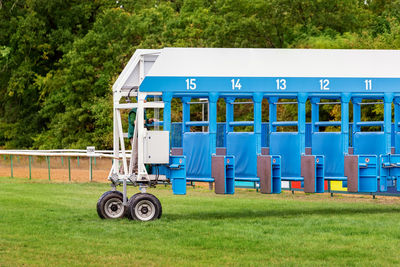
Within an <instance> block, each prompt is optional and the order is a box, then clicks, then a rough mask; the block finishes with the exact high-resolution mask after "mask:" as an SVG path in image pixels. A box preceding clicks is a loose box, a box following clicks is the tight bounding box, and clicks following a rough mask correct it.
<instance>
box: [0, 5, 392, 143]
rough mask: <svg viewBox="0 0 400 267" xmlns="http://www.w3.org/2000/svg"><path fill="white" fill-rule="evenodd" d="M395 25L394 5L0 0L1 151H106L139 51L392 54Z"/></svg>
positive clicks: (333, 111) (242, 111)
mask: <svg viewBox="0 0 400 267" xmlns="http://www.w3.org/2000/svg"><path fill="white" fill-rule="evenodd" d="M399 22H400V1H399V0H396V1H389V0H348V1H339V0H326V1H308V0H215V1H214V0H213V1H211V0H175V1H173V0H170V1H167V0H119V1H114V0H95V1H89V0H86V1H85V0H84V1H82V0H79V1H78V0H67V1H65V0H51V1H50V0H0V147H6V148H32V147H33V148H83V147H85V146H86V145H95V146H96V147H98V148H110V147H111V146H112V140H111V138H112V136H111V135H112V130H111V129H112V124H111V123H112V101H111V89H110V88H111V86H112V84H113V82H114V81H115V79H116V78H117V76H118V74H119V72H120V71H121V70H122V69H123V67H124V65H125V64H126V63H127V61H128V59H129V58H130V56H131V55H132V53H133V52H134V51H135V49H137V48H161V47H168V46H177V47H275V48H278V47H286V48H372V49H397V48H399V47H400V23H399ZM178 102H179V101H176V103H178ZM174 103H175V102H174ZM264 105H266V103H264ZM218 106H219V109H221V110H223V109H224V102H223V101H220V102H219V104H218ZM173 108H174V110H176V111H177V112H176V115H175V117H174V118H173V120H179V119H180V118H179V105H177V104H176V105H175V106H174V107H173ZM248 108H249V107H245V106H244V105H243V106H242V105H238V107H237V108H236V110H235V117H236V118H237V119H240V120H250V119H251V118H250V117H248V116H249V114H251V112H248V111H249V110H247V109H248ZM194 109H198V110H200V109H201V106H200V105H199V106H198V107H194ZM280 109H281V110H279V116H280V118H281V119H288V120H293V119H295V118H296V116H297V112H296V107H294V106H293V107H290V106H288V107H286V108H283V107H282V108H281V107H280ZM308 109H309V108H308ZM322 111H323V112H322V115H321V116H322V118H321V119H326V120H337V119H340V108H338V107H326V108H324V109H323V110H322ZM382 112H383V111H382V108H381V107H374V106H370V107H368V108H367V109H366V110H365V112H363V116H364V117H365V118H367V117H368V118H369V119H379V118H380V117H381V116H382ZM222 113H223V112H221V114H222ZM218 120H219V121H223V120H224V117H223V114H222V115H220V117H219V118H218ZM263 120H264V121H266V120H267V114H263Z"/></svg>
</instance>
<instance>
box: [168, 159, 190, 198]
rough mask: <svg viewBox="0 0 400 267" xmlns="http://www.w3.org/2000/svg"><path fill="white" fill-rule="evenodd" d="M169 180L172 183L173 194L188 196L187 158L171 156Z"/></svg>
mask: <svg viewBox="0 0 400 267" xmlns="http://www.w3.org/2000/svg"><path fill="white" fill-rule="evenodd" d="M169 160H170V165H169V167H170V169H169V178H170V179H171V181H172V192H173V193H174V194H175V195H185V194H186V158H185V157H184V156H170V158H169Z"/></svg>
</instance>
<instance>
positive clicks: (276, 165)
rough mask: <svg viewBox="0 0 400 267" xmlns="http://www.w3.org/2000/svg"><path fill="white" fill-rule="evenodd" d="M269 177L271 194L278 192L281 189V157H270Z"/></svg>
mask: <svg viewBox="0 0 400 267" xmlns="http://www.w3.org/2000/svg"><path fill="white" fill-rule="evenodd" d="M271 179H272V183H271V184H272V190H271V191H272V192H271V193H273V194H280V193H281V191H282V173H281V157H280V156H272V157H271Z"/></svg>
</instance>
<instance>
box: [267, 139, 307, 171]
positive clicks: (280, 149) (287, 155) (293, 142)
mask: <svg viewBox="0 0 400 267" xmlns="http://www.w3.org/2000/svg"><path fill="white" fill-rule="evenodd" d="M299 147H300V137H299V134H298V133H297V132H293V133H288V132H273V133H271V136H270V155H280V156H281V164H282V166H281V168H282V177H300V176H301V173H300V169H301V157H300V149H299Z"/></svg>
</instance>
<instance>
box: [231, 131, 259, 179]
mask: <svg viewBox="0 0 400 267" xmlns="http://www.w3.org/2000/svg"><path fill="white" fill-rule="evenodd" d="M226 154H227V155H231V156H235V177H245V178H250V177H257V153H256V136H255V134H254V133H239V132H236V133H235V132H232V133H228V134H227V135H226Z"/></svg>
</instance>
